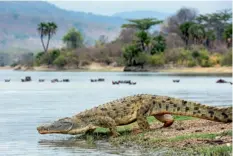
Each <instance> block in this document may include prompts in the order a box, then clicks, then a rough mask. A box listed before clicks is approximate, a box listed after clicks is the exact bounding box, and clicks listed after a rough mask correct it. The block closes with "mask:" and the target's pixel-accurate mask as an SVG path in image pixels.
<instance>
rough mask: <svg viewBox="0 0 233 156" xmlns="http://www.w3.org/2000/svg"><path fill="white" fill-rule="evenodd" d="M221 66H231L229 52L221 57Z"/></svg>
mask: <svg viewBox="0 0 233 156" xmlns="http://www.w3.org/2000/svg"><path fill="white" fill-rule="evenodd" d="M221 65H222V66H232V51H231V50H230V51H229V52H228V53H226V54H225V55H224V56H223V58H222V60H221Z"/></svg>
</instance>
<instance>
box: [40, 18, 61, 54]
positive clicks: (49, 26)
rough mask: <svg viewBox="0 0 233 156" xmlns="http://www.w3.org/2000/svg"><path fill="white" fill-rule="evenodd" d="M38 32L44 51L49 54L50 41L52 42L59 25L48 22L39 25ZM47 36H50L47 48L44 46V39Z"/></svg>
mask: <svg viewBox="0 0 233 156" xmlns="http://www.w3.org/2000/svg"><path fill="white" fill-rule="evenodd" d="M37 31H38V32H39V34H40V39H41V43H42V46H43V48H44V51H45V52H47V51H48V47H49V41H50V39H51V37H52V36H53V35H54V34H55V33H56V31H57V25H56V23H54V22H47V23H45V22H41V23H40V24H38V27H37ZM45 36H48V39H47V44H46V46H45V44H44V37H45Z"/></svg>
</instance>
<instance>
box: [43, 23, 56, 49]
mask: <svg viewBox="0 0 233 156" xmlns="http://www.w3.org/2000/svg"><path fill="white" fill-rule="evenodd" d="M47 31H48V40H47V46H46V51H47V50H48V47H49V41H50V39H51V37H52V36H53V35H54V34H55V33H56V31H57V25H56V23H54V22H48V23H47Z"/></svg>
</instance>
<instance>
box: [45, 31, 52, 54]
mask: <svg viewBox="0 0 233 156" xmlns="http://www.w3.org/2000/svg"><path fill="white" fill-rule="evenodd" d="M50 38H51V35H50V33H49V34H48V40H47V45H46V52H47V51H48V48H49V41H50Z"/></svg>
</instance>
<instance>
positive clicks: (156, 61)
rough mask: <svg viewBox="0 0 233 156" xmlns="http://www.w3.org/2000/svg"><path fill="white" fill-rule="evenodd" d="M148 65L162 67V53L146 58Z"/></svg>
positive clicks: (163, 61) (163, 59)
mask: <svg viewBox="0 0 233 156" xmlns="http://www.w3.org/2000/svg"><path fill="white" fill-rule="evenodd" d="M148 63H149V64H150V65H152V66H162V65H164V64H165V57H164V54H163V53H160V54H154V55H152V56H148Z"/></svg>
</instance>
